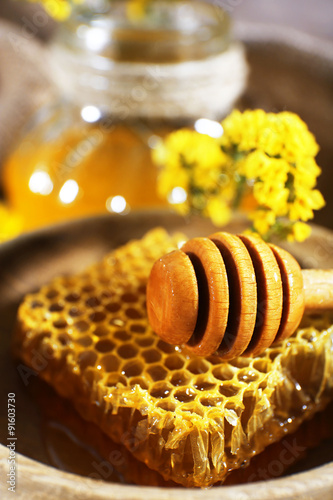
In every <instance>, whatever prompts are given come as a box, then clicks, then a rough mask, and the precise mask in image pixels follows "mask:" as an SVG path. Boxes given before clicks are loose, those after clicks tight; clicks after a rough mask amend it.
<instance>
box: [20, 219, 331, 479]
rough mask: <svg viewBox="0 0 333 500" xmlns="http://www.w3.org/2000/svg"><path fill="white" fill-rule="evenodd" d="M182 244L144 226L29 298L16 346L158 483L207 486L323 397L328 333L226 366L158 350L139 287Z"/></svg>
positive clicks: (319, 327)
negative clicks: (140, 233) (158, 477)
mask: <svg viewBox="0 0 333 500" xmlns="http://www.w3.org/2000/svg"><path fill="white" fill-rule="evenodd" d="M184 239H185V237H184V236H183V235H175V236H173V237H170V236H168V234H167V233H165V232H164V230H162V229H155V230H153V231H151V232H150V233H148V234H147V235H146V236H144V237H143V238H142V239H141V240H140V241H132V242H129V243H128V244H126V245H125V246H123V247H121V248H119V249H117V250H115V251H114V252H112V253H111V254H110V255H108V256H106V257H105V259H104V260H103V261H102V262H101V263H99V264H97V265H95V266H93V267H91V268H89V269H88V270H87V271H86V272H84V273H81V274H78V275H76V276H72V277H64V278H57V279H55V280H53V281H52V282H51V283H50V284H49V285H47V286H45V287H43V288H42V289H41V290H40V291H39V292H37V293H35V294H31V295H28V296H27V297H26V298H25V300H24V302H23V303H22V305H21V306H20V309H19V312H18V328H17V332H16V335H15V350H16V352H17V354H18V355H19V356H20V357H21V359H22V360H24V362H25V363H26V364H27V365H29V366H30V367H31V368H33V369H34V370H36V371H37V372H38V373H39V375H40V376H41V377H42V378H43V379H44V380H46V381H47V382H48V383H49V384H51V385H52V386H53V387H54V388H55V389H56V391H57V392H58V393H59V394H60V395H61V396H64V397H66V398H69V399H70V400H71V401H72V403H73V405H74V406H75V408H76V409H77V410H78V412H79V413H80V414H81V415H82V416H83V417H84V418H85V419H86V420H88V421H91V422H94V423H95V424H97V425H98V426H99V428H100V429H101V430H102V431H104V432H105V433H106V434H107V435H108V436H109V437H111V439H113V440H114V441H116V442H118V443H122V444H123V445H125V446H126V448H127V449H128V450H130V451H131V453H132V454H133V455H134V456H135V457H136V458H138V459H139V460H141V461H143V462H145V464H146V465H148V466H149V467H150V468H152V469H154V470H157V471H159V472H160V473H161V474H162V475H163V477H164V479H165V480H172V481H175V482H177V483H179V484H182V485H184V486H201V487H207V486H210V485H213V484H215V483H217V482H222V481H223V480H225V478H226V477H227V475H228V474H229V472H230V471H232V470H234V469H237V468H239V467H241V466H243V465H246V464H247V463H248V462H249V460H250V459H251V457H253V456H254V455H256V454H258V453H260V452H261V451H262V450H263V449H264V448H265V447H266V446H268V445H269V444H271V443H273V442H276V441H278V440H279V439H280V438H281V437H282V436H284V435H285V434H287V433H290V432H294V431H295V430H296V429H297V428H298V427H299V426H300V424H301V423H302V422H303V421H304V420H305V419H308V418H310V417H311V416H312V415H313V414H314V413H315V412H316V411H319V410H321V409H323V408H324V407H325V406H326V405H327V403H328V402H329V400H330V399H332V396H333V349H332V340H333V326H331V325H330V321H329V319H325V318H319V319H317V320H316V321H314V322H313V323H312V324H311V325H308V326H306V327H304V328H302V329H299V330H298V331H297V332H296V333H295V335H294V336H293V337H291V338H290V339H288V340H286V341H284V342H282V343H280V344H279V345H277V346H274V347H272V348H270V349H268V350H267V351H266V352H265V353H264V354H262V355H261V356H259V357H256V358H246V357H239V358H236V359H234V360H233V361H229V362H220V361H219V360H218V359H216V358H214V357H213V356H212V357H209V358H205V359H204V358H199V357H196V356H194V355H191V354H189V353H187V352H186V350H182V348H180V347H175V346H171V345H169V344H166V343H164V342H163V341H161V340H160V339H159V338H158V337H157V335H155V334H154V332H153V331H152V329H151V328H150V326H149V324H148V321H147V316H146V305H145V290H146V283H147V279H148V276H149V272H150V269H151V267H152V265H153V262H154V261H155V260H156V259H157V258H159V257H160V256H161V255H163V254H165V253H167V252H169V251H171V250H173V249H175V248H176V247H177V246H179V245H180V243H181V241H184Z"/></svg>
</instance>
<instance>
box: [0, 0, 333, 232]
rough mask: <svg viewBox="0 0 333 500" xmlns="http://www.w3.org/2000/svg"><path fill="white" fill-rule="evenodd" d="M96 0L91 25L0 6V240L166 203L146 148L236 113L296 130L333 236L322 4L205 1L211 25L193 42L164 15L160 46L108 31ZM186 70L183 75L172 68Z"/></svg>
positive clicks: (329, 13)
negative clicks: (312, 141) (289, 122)
mask: <svg viewBox="0 0 333 500" xmlns="http://www.w3.org/2000/svg"><path fill="white" fill-rule="evenodd" d="M101 1H102V0H101ZM101 1H99V0H95V1H92V0H90V2H89V1H88V3H90V5H93V6H94V8H96V9H97V10H96V12H97V13H98V16H99V17H98V22H96V16H95V18H94V19H92V18H91V17H89V15H88V14H87V12H83V11H82V10H78V11H77V12H76V13H75V14H76V17H75V16H72V17H71V18H70V19H69V20H67V21H66V22H60V23H57V22H56V21H55V20H54V19H51V17H49V16H47V15H46V14H45V12H44V10H43V9H42V7H41V6H40V5H39V4H38V2H37V3H36V2H34V3H32V4H31V3H29V2H25V1H20V0H2V1H1V4H0V21H1V25H0V161H1V167H0V169H1V170H0V172H1V175H0V186H1V188H0V189H1V191H0V196H1V200H2V204H1V206H0V239H1V238H2V239H3V240H4V239H7V238H9V237H11V236H14V235H16V234H18V233H20V232H22V231H27V230H31V229H35V228H38V227H43V226H45V225H48V224H51V223H54V222H59V221H64V220H69V219H72V218H75V217H81V216H87V215H95V214H99V213H118V214H123V215H124V214H126V213H128V212H129V211H130V210H135V209H142V208H144V209H146V208H149V209H154V210H157V209H165V208H167V207H169V205H170V203H168V201H166V200H165V199H164V200H162V199H161V198H160V197H159V196H158V194H157V192H156V191H157V188H156V175H157V174H156V165H153V164H151V160H150V156H149V155H150V150H152V149H154V148H155V144H157V143H158V141H159V139H160V138H161V137H164V136H165V135H166V134H167V133H169V132H170V131H172V130H174V129H178V128H180V127H182V126H184V125H185V126H192V125H193V124H194V123H197V120H198V119H199V118H201V119H202V118H209V119H211V120H220V119H222V118H223V117H224V116H225V115H226V114H227V113H228V112H229V111H230V110H232V109H233V108H234V107H237V108H239V109H241V110H243V109H247V108H251V109H254V108H263V109H265V110H266V111H272V112H279V111H284V110H288V111H293V112H296V113H298V114H299V115H300V117H301V118H302V119H303V120H304V121H305V122H306V123H307V124H308V126H309V129H310V130H311V131H312V132H313V133H314V135H315V136H316V138H317V142H318V144H319V146H320V152H319V155H318V157H317V163H318V164H319V165H320V167H321V168H322V175H321V176H320V177H319V179H318V187H319V189H320V190H321V191H322V193H323V194H324V197H325V199H326V206H325V208H323V209H322V210H320V211H318V212H316V215H315V218H314V221H315V222H316V223H317V224H320V225H324V226H326V227H329V228H333V197H332V196H331V188H332V185H333V173H332V168H333V141H332V130H333V2H331V1H328V0H293V1H292V2H291V1H290V0H246V1H245V0H223V1H222V0H221V1H217V0H214V1H211V2H210V4H211V6H212V8H214V9H221V10H222V11H223V12H224V14H225V15H223V16H222V17H221V16H220V18H219V19H218V20H216V19H217V17H218V16H217V17H216V12H217V11H216V10H215V14H214V15H215V17H216V19H215V20H214V23H215V24H214V25H213V23H211V24H209V29H210V30H211V32H210V31H209V30H208V31H207V30H206V33H205V34H204V33H201V35H202V36H203V37H204V38H202V39H201V40H199V39H198V38H197V37H196V35H195V30H193V32H192V31H191V30H192V28H193V26H194V25H195V22H197V20H196V19H195V16H194V14H193V13H190V12H189V11H187V17H186V16H185V17H186V19H185V20H186V22H187V23H188V24H187V26H185V28H186V29H184V26H179V19H176V20H174V19H173V18H172V16H171V15H170V13H169V12H167V11H166V10H165V12H164V18H163V19H162V17H163V16H162V15H161V16H157V17H158V21H156V16H155V18H154V21H153V22H158V23H160V24H159V25H158V27H159V30H160V31H163V25H162V24H161V23H162V21H163V22H165V19H166V18H167V16H169V18H168V19H169V21H170V19H171V21H170V22H174V23H175V26H176V28H175V26H174V29H177V30H179V33H178V32H177V36H178V35H179V38H177V40H176V41H175V40H172V41H171V40H170V39H166V38H165V37H164V38H163V37H162V36H159V35H158V32H157V31H156V30H155V31H154V35H152V30H150V35H149V36H150V37H151V36H154V37H155V38H149V39H147V37H146V34H145V36H143V35H142V33H143V28H145V27H147V26H146V25H145V26H143V28H142V26H141V27H140V29H139V30H138V31H140V35H137V34H136V35H135V36H139V38H135V39H134V38H133V36H134V35H133V30H132V29H131V30H129V31H130V32H131V33H130V35H128V32H127V31H126V30H127V28H128V27H126V26H125V25H124V23H123V20H122V21H121V22H122V23H123V24H121V23H120V21H119V19H118V18H117V19H116V21H114V19H115V16H114V15H113V21H114V22H115V23H116V24H117V23H118V24H119V26H120V28H119V26H118V24H117V30H118V31H114V28H112V30H113V31H112V30H111V28H110V16H109V13H108V14H106V11H105V8H104V7H103V6H102V7H101V5H102V4H103V2H102V3H101ZM104 4H105V2H104ZM103 8H104V11H103ZM133 12H134V14H133V15H137V12H136V11H133ZM155 14H156V13H155ZM119 15H120V14H119ZM210 15H211V14H210V13H208V12H207V13H206V12H201V13H200V16H203V17H204V18H205V19H206V18H207V17H209V16H210ZM103 16H104V18H105V19H106V18H108V22H107V23H104V24H103ZM200 16H199V17H200ZM152 17H153V16H152ZM229 17H230V19H231V22H232V27H231V28H230V27H229V24H228V21H227V19H228V18H229ZM105 19H104V20H105ZM161 19H162V20H161ZM145 22H146V23H148V21H145ZM149 22H151V20H149ZM177 23H178V24H177ZM191 23H192V24H193V26H192V25H191ZM59 27H60V28H59ZM118 28H119V29H118ZM186 30H187V31H186ZM214 30H215V31H214ZM230 30H231V31H230ZM111 31H112V34H111V35H110V33H111ZM115 33H116V35H115ZM119 33H120V35H119ZM156 33H157V34H156ZM189 33H190V34H189ZM230 33H232V34H230ZM118 35H119V38H117V37H118ZM128 37H129V38H128ZM147 40H148V42H147ZM177 41H178V45H177ZM133 46H137V47H138V46H139V47H140V49H139V50H138V49H136V51H133V50H132V49H133ZM180 46H181V47H182V49H181V51H179V47H180ZM222 53H223V57H222ZM138 54H139V55H138ZM226 54H227V55H226ZM140 57H141V58H142V57H143V61H142V60H140ZM212 58H216V59H214V61H215V62H214V64H212ZM208 59H209V61H210V62H209V61H208ZM193 61H197V63H198V64H197V65H195V64H191V66H189V65H188V64H187V66H186V68H187V69H186V72H187V71H189V72H190V73H186V72H185V69H184V68H185V66H184V67H183V69H180V64H186V63H189V62H192V63H193ZM198 61H199V62H198ZM217 61H219V62H217ZM142 62H144V63H145V64H146V66H145V70H144V72H143V73H142V71H143V70H142V64H141V66H140V64H138V63H142ZM199 63H200V65H201V66H200V67H199ZM165 64H167V65H168V74H167V75H166V73H165V75H163V71H162V70H163V69H164V68H165V66H164V65H165ZM209 64H210V65H209ZM176 67H177V71H176V69H175V68H176ZM147 68H148V69H147ZM154 68H155V69H154ZM156 68H157V69H156ZM161 68H162V70H161ZM200 68H201V69H200ZM140 71H141V73H140ZM147 71H148V73H147ZM154 71H155V73H156V74H155V73H154ZM159 72H160V73H159ZM191 72H192V73H191ZM185 73H186V74H185ZM187 75H192V76H190V78H189V77H188V76H187ZM196 78H197V79H198V84H197V85H196V86H192V87H191V88H188V87H186V85H185V83H184V82H186V81H187V83H188V80H190V79H193V80H194V79H196ZM142 82H144V83H142ZM156 82H157V85H156V86H157V87H158V89H157V90H156V89H155V87H154V83H155V84H156ZM217 82H218V85H217ZM205 86H206V87H205ZM199 87H200V89H199ZM203 88H206V91H205V92H203V91H202V89H203ZM147 89H148V90H147ZM199 90H200V91H199ZM148 91H149V92H148ZM147 92H148V93H149V99H147V98H146V95H145V94H147ZM186 96H190V97H191V102H192V103H193V105H191V106H189V103H188V102H185V101H187V100H190V99H186ZM124 102H126V105H124ZM170 102H171V104H170ZM115 103H118V105H115ZM119 103H121V105H119ZM163 103H164V104H165V105H164V104H163ZM166 103H167V104H168V105H166ZM194 104H195V105H194ZM190 108H191V109H190ZM36 112H37V113H36ZM79 122H80V123H79ZM81 122H82V123H83V125H82V123H81ZM101 123H102V126H103V127H102V128H103V131H102V133H101V128H100V127H101ZM87 127H88V128H87ZM106 131H107V132H108V133H107V134H106ZM109 132H110V134H109ZM106 136H107V138H106ZM115 166H116V167H115ZM110 186H112V187H110ZM55 194H56V195H55ZM178 194H179V193H178ZM169 202H170V198H169ZM171 202H172V200H171ZM171 204H172V203H171Z"/></svg>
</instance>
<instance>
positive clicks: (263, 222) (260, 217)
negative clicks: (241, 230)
mask: <svg viewBox="0 0 333 500" xmlns="http://www.w3.org/2000/svg"><path fill="white" fill-rule="evenodd" d="M250 219H251V220H252V221H253V227H254V229H255V230H256V231H257V232H258V233H259V234H260V235H261V236H265V234H266V233H268V231H269V230H270V228H271V227H272V226H273V225H274V224H275V221H276V215H275V213H274V212H273V211H272V210H261V209H258V210H255V211H254V212H253V213H252V214H251V215H250Z"/></svg>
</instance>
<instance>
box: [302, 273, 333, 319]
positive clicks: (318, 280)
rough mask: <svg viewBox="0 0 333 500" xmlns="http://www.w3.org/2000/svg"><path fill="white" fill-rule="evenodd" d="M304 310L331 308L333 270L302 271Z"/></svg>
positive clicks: (332, 299)
mask: <svg viewBox="0 0 333 500" xmlns="http://www.w3.org/2000/svg"><path fill="white" fill-rule="evenodd" d="M302 275H303V283H304V285H303V288H304V299H305V309H306V310H322V309H333V270H332V269H327V270H321V269H306V270H303V271H302Z"/></svg>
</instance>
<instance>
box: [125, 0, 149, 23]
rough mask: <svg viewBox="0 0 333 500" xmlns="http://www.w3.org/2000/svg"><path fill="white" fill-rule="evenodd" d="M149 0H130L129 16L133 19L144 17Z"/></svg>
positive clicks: (128, 6) (128, 5) (128, 4)
mask: <svg viewBox="0 0 333 500" xmlns="http://www.w3.org/2000/svg"><path fill="white" fill-rule="evenodd" d="M149 1H150V0H129V1H128V3H127V6H126V9H127V16H128V18H129V19H131V20H132V21H137V20H139V19H142V17H144V15H145V13H146V8H147V4H148V2H149Z"/></svg>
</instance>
